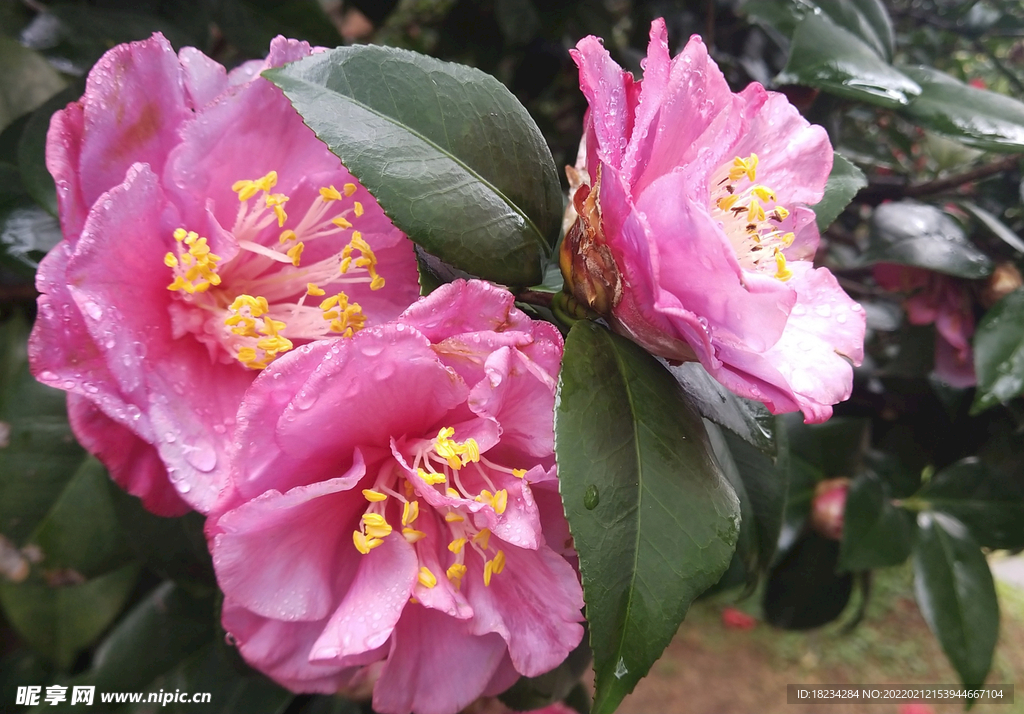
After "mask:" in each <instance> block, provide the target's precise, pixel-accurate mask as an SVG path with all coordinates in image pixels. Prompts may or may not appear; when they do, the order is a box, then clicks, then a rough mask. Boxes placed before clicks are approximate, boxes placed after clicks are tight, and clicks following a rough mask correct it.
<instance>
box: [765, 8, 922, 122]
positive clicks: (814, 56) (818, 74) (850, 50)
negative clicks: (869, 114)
mask: <svg viewBox="0 0 1024 714" xmlns="http://www.w3.org/2000/svg"><path fill="white" fill-rule="evenodd" d="M776 82H778V83H780V84H803V85H807V86H809V87H818V88H819V89H822V90H824V91H826V92H829V93H830V94H835V95H837V96H840V97H845V98H847V99H854V100H858V101H863V102H868V103H870V104H877V105H879V106H883V107H891V108H895V107H900V106H904V105H906V104H908V103H909V102H910V100H911V98H912V97H914V96H915V95H917V94H918V93H920V91H921V88H920V87H918V86H917V84H916V83H915V82H914V81H913V80H911V79H910V78H909V77H907V76H905V75H903V74H901V73H900V72H898V71H896V70H895V69H893V68H892V67H891V66H890V65H889V64H888V63H887V62H886V61H885V60H883V59H882V58H881V57H879V56H878V54H877V53H876V52H875V51H874V50H873V49H872V48H871V47H870V46H869V45H867V44H865V43H864V41H863V40H861V39H860V38H858V37H857V36H856V35H854V34H852V33H851V32H849V31H848V30H844V29H843V28H842V27H840V26H839V25H836V24H835V23H834V22H832V21H831V20H830V19H828V18H827V17H826V16H824V15H818V14H810V15H807V16H806V17H804V19H803V20H801V21H800V24H798V25H797V27H796V31H795V32H794V33H793V45H792V48H791V49H790V55H789V62H788V63H787V64H786V68H785V69H784V70H783V71H782V74H780V75H779V76H778V77H776Z"/></svg>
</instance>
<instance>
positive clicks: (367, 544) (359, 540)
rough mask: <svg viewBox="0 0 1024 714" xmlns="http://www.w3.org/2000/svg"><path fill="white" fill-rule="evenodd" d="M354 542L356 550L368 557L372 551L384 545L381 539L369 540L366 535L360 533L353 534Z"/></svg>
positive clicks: (354, 532)
mask: <svg viewBox="0 0 1024 714" xmlns="http://www.w3.org/2000/svg"><path fill="white" fill-rule="evenodd" d="M352 542H353V543H355V546H356V550H358V551H359V552H360V553H362V554H363V555H366V554H367V553H369V552H370V551H371V550H373V549H374V548H376V547H377V546H379V545H381V544H383V543H384V541H382V540H381V539H380V538H367V537H366V535H365V534H364V533H362V532H360V531H353V532H352Z"/></svg>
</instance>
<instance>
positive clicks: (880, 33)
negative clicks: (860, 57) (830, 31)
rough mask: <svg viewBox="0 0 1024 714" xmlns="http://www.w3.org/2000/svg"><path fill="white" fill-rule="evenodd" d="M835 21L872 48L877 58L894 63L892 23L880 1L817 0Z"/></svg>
mask: <svg viewBox="0 0 1024 714" xmlns="http://www.w3.org/2000/svg"><path fill="white" fill-rule="evenodd" d="M814 4H815V5H817V6H818V7H819V8H821V10H822V11H823V12H824V13H825V14H827V15H828V16H829V17H830V18H831V19H832V21H833V22H835V23H836V24H837V25H839V26H840V27H844V28H846V29H847V30H849V31H850V32H852V33H853V34H855V35H857V37H859V38H861V39H862V40H864V42H866V43H867V44H868V45H870V46H871V48H872V49H874V50H875V52H877V53H878V56H879V57H881V58H882V59H884V60H888V61H892V53H893V49H894V44H895V42H894V38H893V30H892V20H890V19H889V13H888V11H887V10H886V9H885V5H884V4H883V3H882V2H881V0H814Z"/></svg>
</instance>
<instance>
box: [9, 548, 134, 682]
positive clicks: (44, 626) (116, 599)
mask: <svg viewBox="0 0 1024 714" xmlns="http://www.w3.org/2000/svg"><path fill="white" fill-rule="evenodd" d="M138 575H139V568H138V566H137V565H134V564H132V565H127V566H125V567H123V568H121V569H119V570H114V571H112V572H110V573H107V574H106V575H101V576H100V577H97V578H93V579H92V580H89V581H87V582H84V583H81V584H78V585H57V586H53V587H51V586H50V585H47V584H45V583H36V582H24V583H17V584H15V583H10V582H7V581H5V580H0V605H3V608H4V612H5V613H6V615H7V619H8V621H9V622H10V623H11V625H13V626H14V627H15V629H17V631H18V634H19V635H20V636H21V637H22V638H23V639H24V640H25V641H26V642H27V643H28V644H29V645H31V646H32V647H33V649H35V650H36V651H37V652H39V653H40V654H42V655H44V656H46V657H47V658H48V659H50V660H52V661H53V662H54V663H55V664H56V665H57V666H58V667H60V668H61V669H67V668H68V667H70V666H71V663H72V662H73V661H74V658H75V655H76V654H77V653H78V652H79V651H80V650H82V649H84V648H85V647H87V646H89V645H90V644H92V642H93V640H95V639H96V638H97V637H98V636H99V635H100V634H101V633H102V632H103V631H104V630H105V629H107V627H108V626H109V625H110V623H111V622H113V620H114V618H116V617H117V614H118V613H119V612H120V611H121V608H122V607H123V606H124V603H125V601H126V600H127V599H128V595H129V594H131V591H132V588H133V587H134V586H135V581H136V579H137V578H138Z"/></svg>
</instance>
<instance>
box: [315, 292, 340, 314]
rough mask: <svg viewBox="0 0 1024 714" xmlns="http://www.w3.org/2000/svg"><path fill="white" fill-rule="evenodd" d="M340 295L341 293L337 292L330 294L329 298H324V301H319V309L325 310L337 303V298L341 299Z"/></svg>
mask: <svg viewBox="0 0 1024 714" xmlns="http://www.w3.org/2000/svg"><path fill="white" fill-rule="evenodd" d="M341 295H342V293H338V294H337V295H331V296H330V297H329V298H326V299H324V301H323V302H321V303H320V309H321V310H323V311H324V312H327V311H328V310H330V309H331V308H332V307H334V306H335V305H337V304H338V300H340V299H341Z"/></svg>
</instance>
